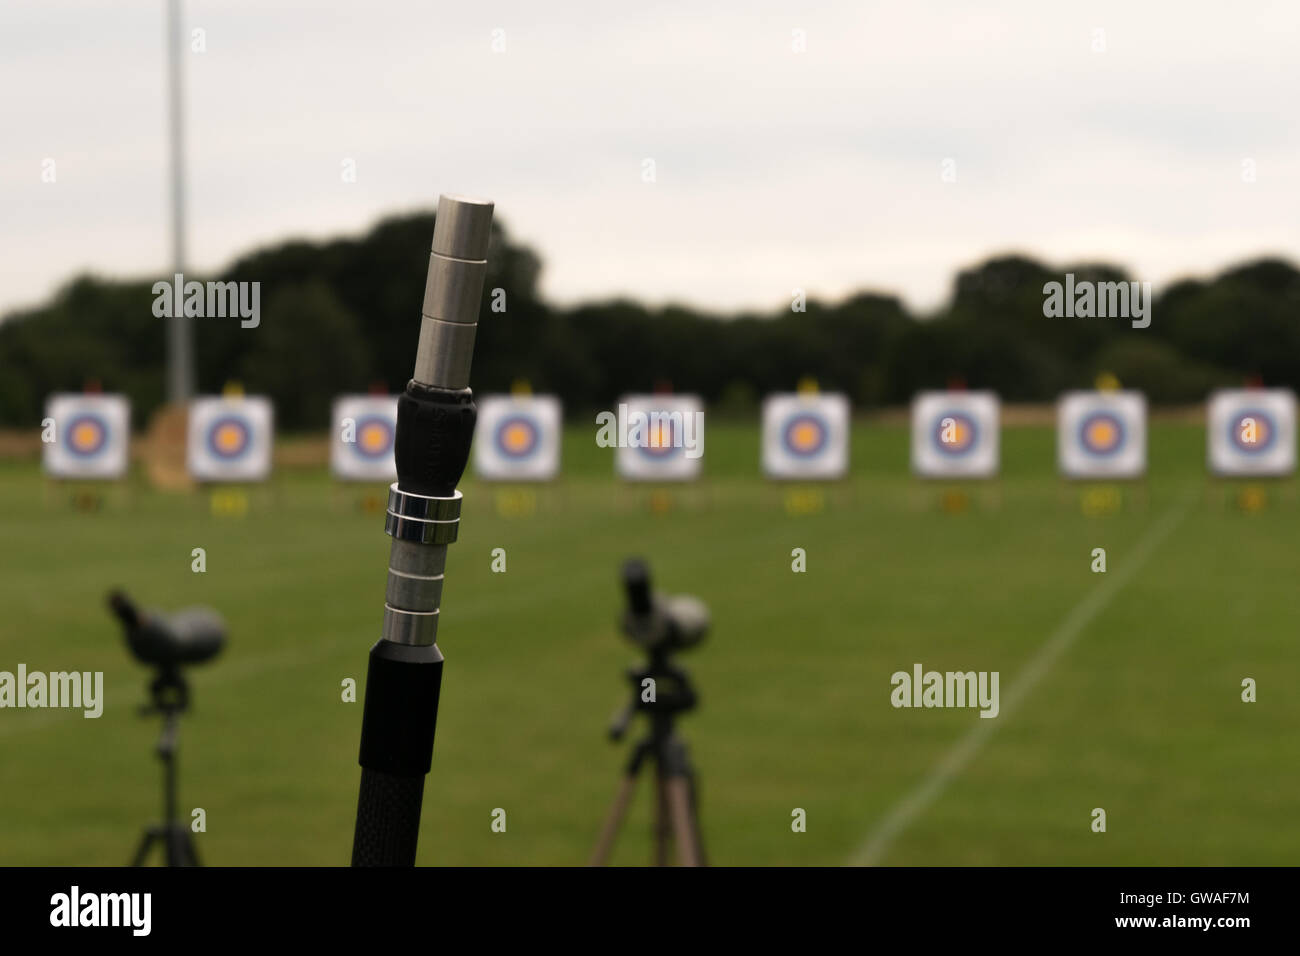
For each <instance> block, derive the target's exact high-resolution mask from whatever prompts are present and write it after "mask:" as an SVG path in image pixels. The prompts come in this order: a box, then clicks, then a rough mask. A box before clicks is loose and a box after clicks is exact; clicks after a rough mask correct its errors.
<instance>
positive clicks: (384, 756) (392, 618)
mask: <svg viewBox="0 0 1300 956" xmlns="http://www.w3.org/2000/svg"><path fill="white" fill-rule="evenodd" d="M491 233H492V203H490V202H485V201H482V200H477V199H464V198H461V197H453V196H443V197H441V198H440V199H439V200H438V214H437V219H436V220H435V222H434V227H433V249H432V252H431V253H430V256H429V276H428V280H427V282H426V283H425V289H424V308H423V310H422V311H423V318H422V320H421V323H420V340H419V345H418V346H417V349H416V355H415V374H414V375H413V376H412V378H411V381H410V382H408V383H407V386H406V391H405V392H404V393H403V394H402V395H401V397H399V398H398V400H397V433H396V436H395V438H394V457H395V458H396V462H397V481H395V482H393V484H392V486H391V487H390V488H389V489H388V510H387V513H386V514H385V516H384V531H385V532H386V533H387V534H388V535H389V537H391V538H392V539H393V540H392V545H391V547H390V550H389V558H388V586H387V590H386V593H385V596H384V622H383V631H382V636H381V637H380V639H379V641H378V642H377V643H376V644H375V646H374V647H372V648H371V649H370V666H369V671H368V674H367V677H366V696H365V705H364V708H365V709H364V715H363V717H362V724H361V756H360V763H361V792H360V794H359V796H358V799H357V823H356V832H355V834H354V836H353V841H352V865H353V866H413V865H414V864H415V851H416V844H417V842H418V839H419V835H420V809H421V804H422V803H423V800H424V778H425V776H426V775H427V774H428V772H429V768H430V766H431V765H432V761H433V733H434V726H435V724H436V723H437V718H438V694H439V691H440V689H441V686H442V664H443V657H442V653H441V651H439V650H438V645H437V641H436V638H437V634H438V613H439V610H440V608H441V605H442V583H443V571H444V568H445V566H446V562H447V545H449V544H451V543H453V542H454V541H455V540H456V535H457V531H458V529H459V527H460V503H461V494H460V492H459V491H457V490H456V484H457V482H459V481H460V477H461V475H462V474H464V471H465V463H466V462H467V461H468V460H469V449H470V441H471V439H472V438H473V435H474V421H475V415H476V412H475V408H474V396H473V393H472V392H471V391H470V389H469V369H470V362H471V360H472V359H473V355H474V333H475V330H476V329H477V328H478V312H479V305H480V302H481V300H482V297H483V278H484V275H485V274H486V272H487V250H488V242H489V239H490V238H491Z"/></svg>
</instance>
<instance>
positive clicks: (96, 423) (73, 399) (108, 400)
mask: <svg viewBox="0 0 1300 956" xmlns="http://www.w3.org/2000/svg"><path fill="white" fill-rule="evenodd" d="M45 417H46V418H49V419H52V420H53V423H54V432H53V438H54V440H53V441H51V442H47V443H45V445H44V447H43V453H42V463H43V465H44V468H45V472H46V474H48V475H50V476H51V477H54V478H121V477H123V476H124V475H125V474H126V469H127V460H128V453H129V451H130V438H131V434H130V420H131V406H130V403H129V402H128V401H127V399H126V396H124V395H78V394H60V395H51V396H50V397H49V399H48V400H47V401H46V404H45Z"/></svg>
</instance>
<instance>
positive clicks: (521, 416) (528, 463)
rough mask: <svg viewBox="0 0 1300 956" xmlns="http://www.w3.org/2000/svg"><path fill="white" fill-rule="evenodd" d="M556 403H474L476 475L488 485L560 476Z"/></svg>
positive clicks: (536, 398) (513, 399)
mask: <svg viewBox="0 0 1300 956" xmlns="http://www.w3.org/2000/svg"><path fill="white" fill-rule="evenodd" d="M560 412H561V410H560V400H559V399H558V398H556V397H555V396H553V395H488V396H485V397H484V398H482V399H481V400H479V402H478V425H477V426H476V427H475V430H474V472H475V474H477V475H478V476H479V477H480V478H484V479H486V480H488V481H550V480H551V479H553V478H554V477H555V476H556V475H557V474H558V473H559V471H560V420H561V413H560Z"/></svg>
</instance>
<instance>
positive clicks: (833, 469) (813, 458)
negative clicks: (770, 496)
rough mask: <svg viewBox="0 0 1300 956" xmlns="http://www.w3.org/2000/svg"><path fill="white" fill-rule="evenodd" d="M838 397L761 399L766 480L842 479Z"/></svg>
mask: <svg viewBox="0 0 1300 956" xmlns="http://www.w3.org/2000/svg"><path fill="white" fill-rule="evenodd" d="M848 425H849V401H848V398H846V397H845V396H844V395H839V394H830V395H803V394H795V393H788V394H776V395H769V396H768V397H767V398H766V399H764V401H763V473H764V474H766V475H767V476H768V477H769V478H796V479H797V478H805V479H823V480H825V479H833V478H842V477H844V475H845V474H846V473H847V472H848V467H849V442H848V433H849V429H848Z"/></svg>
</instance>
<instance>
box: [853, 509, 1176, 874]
mask: <svg viewBox="0 0 1300 956" xmlns="http://www.w3.org/2000/svg"><path fill="white" fill-rule="evenodd" d="M1190 505H1191V499H1190V498H1186V499H1184V500H1183V501H1182V502H1180V503H1179V504H1176V505H1174V506H1173V507H1172V508H1170V509H1169V510H1168V511H1167V512H1165V514H1164V515H1163V516H1162V517H1161V518H1160V520H1159V521H1158V522H1156V524H1155V525H1154V526H1152V528H1151V530H1150V531H1148V532H1147V533H1146V534H1145V535H1144V536H1143V537H1142V538H1141V539H1139V541H1138V543H1137V546H1136V547H1135V548H1134V549H1133V553H1132V554H1130V555H1128V557H1127V558H1125V559H1124V561H1123V562H1122V564H1121V566H1120V568H1119V570H1117V571H1113V572H1110V573H1108V574H1107V575H1106V579H1105V580H1104V581H1103V582H1102V583H1101V584H1100V585H1098V586H1097V587H1096V588H1094V589H1093V590H1092V591H1091V592H1090V593H1089V594H1088V596H1087V597H1085V598H1084V599H1083V600H1082V601H1080V602H1079V603H1078V604H1076V605H1075V606H1074V608H1073V609H1072V610H1071V611H1070V613H1069V614H1067V615H1066V616H1065V619H1064V620H1063V621H1061V623H1060V626H1059V627H1057V629H1056V630H1055V631H1053V632H1052V635H1051V637H1049V638H1048V639H1047V641H1046V642H1045V643H1044V644H1043V646H1042V647H1040V648H1039V649H1038V652H1037V653H1035V654H1034V656H1033V657H1032V658H1030V661H1029V663H1028V664H1027V665H1026V666H1025V669H1024V670H1023V671H1021V672H1020V673H1019V674H1017V675H1016V679H1015V681H1014V682H1013V683H1012V684H1011V687H1010V688H1008V690H1007V693H1006V694H1005V695H1004V697H1003V700H1002V715H1001V717H1000V719H998V720H978V721H976V722H975V726H974V727H972V728H971V729H970V730H969V731H968V732H967V733H966V735H965V736H964V737H962V738H961V739H960V740H958V741H957V743H956V745H955V746H954V747H953V748H952V749H951V750H949V751H948V752H947V753H946V754H944V755H943V758H942V759H940V761H939V762H938V763H937V764H935V765H934V767H933V768H932V769H931V770H930V773H929V774H928V775H927V776H926V778H925V779H924V780H923V781H921V783H920V785H919V786H917V787H916V789H915V790H913V791H912V792H911V793H909V794H907V796H905V797H904V798H903V799H902V800H900V801H899V802H898V803H896V804H895V805H894V807H893V809H891V810H890V811H889V813H887V814H885V816H884V819H882V820H881V821H880V823H879V824H878V825H877V826H876V828H875V829H874V830H873V831H872V832H871V833H870V835H869V836H868V837H867V839H866V840H865V841H863V843H862V845H861V846H860V847H859V848H858V850H857V852H856V853H854V854H853V856H852V857H851V858H850V859H849V865H850V866H874V865H875V864H877V863H879V862H880V861H881V859H882V858H883V857H884V856H885V854H886V853H888V852H889V848H890V847H891V846H892V845H893V843H894V841H895V840H896V839H898V837H899V836H901V835H902V833H903V831H904V830H906V829H907V828H908V827H909V826H911V825H912V823H914V822H915V821H916V818H917V817H919V816H920V815H921V814H922V813H924V812H925V811H926V810H927V809H928V808H929V806H930V804H932V803H934V801H935V800H937V799H938V798H939V797H940V796H941V795H942V794H943V792H944V790H946V789H947V788H948V785H949V784H951V783H952V782H953V781H954V780H955V779H957V776H958V774H960V773H961V772H962V771H963V770H965V769H966V765H967V764H969V763H970V762H971V760H973V759H974V757H975V755H976V754H977V753H979V752H980V750H981V749H983V747H984V745H985V744H986V743H988V741H989V738H990V737H992V736H993V732H994V731H995V730H997V728H998V726H999V725H1000V724H1001V723H1002V722H1003V721H1005V720H1006V719H1007V718H1008V717H1010V716H1011V714H1012V712H1013V711H1014V710H1015V709H1016V707H1017V706H1018V705H1019V704H1020V703H1021V702H1022V701H1023V700H1024V699H1025V698H1026V697H1028V696H1029V692H1030V691H1032V690H1033V689H1034V686H1035V685H1036V684H1037V683H1038V682H1039V681H1040V680H1042V679H1043V677H1044V676H1046V674H1047V672H1048V671H1050V670H1051V669H1052V665H1054V664H1055V663H1056V662H1057V661H1058V660H1059V659H1060V658H1061V655H1062V654H1064V653H1065V652H1066V651H1067V650H1069V649H1070V646H1071V645H1072V644H1073V643H1074V642H1075V640H1077V639H1078V637H1079V635H1080V634H1082V633H1083V629H1084V628H1085V627H1087V626H1088V624H1089V623H1091V621H1092V619H1093V618H1094V617H1096V616H1097V615H1098V614H1100V613H1101V612H1102V611H1103V610H1105V609H1106V607H1107V605H1109V604H1110V602H1111V601H1113V600H1114V599H1115V595H1117V594H1119V592H1120V591H1122V590H1123V589H1124V587H1125V585H1127V584H1128V583H1129V581H1131V580H1133V577H1134V576H1135V575H1136V574H1137V573H1138V571H1140V570H1141V569H1142V567H1143V565H1145V564H1146V563H1147V561H1149V560H1150V558H1151V555H1152V554H1154V553H1155V550H1156V548H1158V547H1159V546H1160V544H1161V543H1162V542H1163V541H1164V540H1165V538H1167V537H1168V536H1169V534H1170V532H1172V531H1173V530H1174V528H1176V527H1177V526H1178V523H1179V522H1180V521H1182V520H1183V518H1184V516H1186V514H1187V510H1188V508H1189V507H1190Z"/></svg>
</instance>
